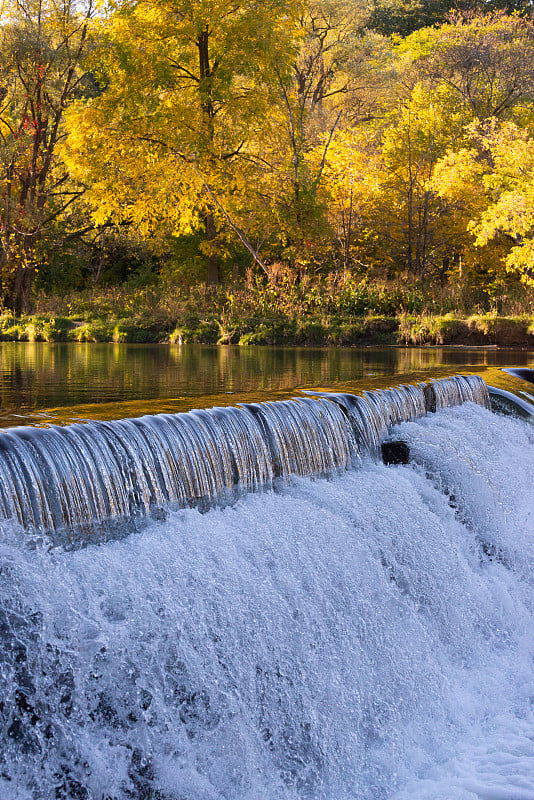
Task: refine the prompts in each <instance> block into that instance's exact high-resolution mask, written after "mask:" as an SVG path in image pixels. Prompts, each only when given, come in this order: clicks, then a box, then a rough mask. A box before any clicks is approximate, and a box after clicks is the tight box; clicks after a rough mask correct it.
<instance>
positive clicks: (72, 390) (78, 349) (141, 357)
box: [0, 342, 534, 427]
mask: <svg viewBox="0 0 534 800" xmlns="http://www.w3.org/2000/svg"><path fill="white" fill-rule="evenodd" d="M0 358H1V371H0V406H1V410H0V427H8V426H12V425H21V424H22V425H24V424H46V423H47V422H62V423H63V422H68V421H72V420H75V419H114V418H119V417H127V416H138V415H141V414H147V413H148V414H150V413H152V414H154V413H158V412H162V411H167V412H173V411H174V412H175V411H186V410H189V409H191V408H199V407H208V406H213V405H229V404H234V403H237V402H247V401H252V400H265V399H269V398H270V399H279V398H282V397H291V396H292V395H294V394H295V392H298V390H299V389H306V388H312V387H316V388H317V387H322V388H344V389H346V390H350V389H361V388H372V387H373V386H376V387H378V386H384V385H390V384H394V383H398V382H400V381H403V380H406V381H408V380H417V379H423V378H428V377H430V376H432V375H435V376H439V375H444V374H448V373H454V372H462V371H467V372H479V373H480V374H482V375H484V377H486V380H488V382H490V383H493V384H498V385H501V386H503V387H505V388H511V389H514V388H515V389H516V390H521V389H524V388H526V387H527V386H528V385H526V384H524V382H521V381H517V380H516V379H513V378H510V377H509V376H506V375H505V374H504V373H501V372H500V369H499V368H500V367H503V366H508V367H510V366H516V367H525V366H526V367H531V368H534V352H530V351H524V350H508V349H503V350H497V349H496V348H487V349H486V348H402V347H381V348H369V347H366V348H346V349H341V348H299V347H294V348H281V347H220V346H219V347H216V346H214V347H210V346H202V345H185V346H181V347H180V346H178V345H176V346H172V345H125V344H47V343H40V342H36V343H18V342H17V343H12V342H4V343H1V344H0Z"/></svg>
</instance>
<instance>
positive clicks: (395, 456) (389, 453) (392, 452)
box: [382, 441, 410, 464]
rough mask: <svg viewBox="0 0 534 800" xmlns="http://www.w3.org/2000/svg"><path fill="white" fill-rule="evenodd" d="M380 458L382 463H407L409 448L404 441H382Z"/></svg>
mask: <svg viewBox="0 0 534 800" xmlns="http://www.w3.org/2000/svg"><path fill="white" fill-rule="evenodd" d="M382 459H383V461H384V464H407V463H408V462H409V460H410V448H409V447H408V445H407V443H406V442H401V441H397V442H382Z"/></svg>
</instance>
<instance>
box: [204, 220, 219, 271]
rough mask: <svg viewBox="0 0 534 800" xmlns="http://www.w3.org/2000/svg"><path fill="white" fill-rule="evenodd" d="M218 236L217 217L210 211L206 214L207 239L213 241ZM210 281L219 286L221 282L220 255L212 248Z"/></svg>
mask: <svg viewBox="0 0 534 800" xmlns="http://www.w3.org/2000/svg"><path fill="white" fill-rule="evenodd" d="M216 236H217V227H216V225H215V218H214V216H213V213H212V212H211V211H210V212H209V213H208V214H206V241H208V242H213V241H214V239H215V238H216ZM208 283H209V284H210V285H212V286H217V285H218V284H219V283H220V275H219V256H218V255H217V253H215V252H213V251H212V250H211V248H210V253H209V256H208Z"/></svg>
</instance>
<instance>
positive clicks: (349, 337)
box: [0, 313, 534, 348]
mask: <svg viewBox="0 0 534 800" xmlns="http://www.w3.org/2000/svg"><path fill="white" fill-rule="evenodd" d="M0 341H11V342H13V341H22V342H37V341H44V342H69V341H73V342H115V343H146V344H149V343H164V344H165V343H166V344H190V343H194V344H219V345H226V344H236V345H288V346H296V345H298V346H335V347H350V346H356V345H358V346H362V345H375V346H376V345H417V346H421V345H465V346H486V347H487V346H491V345H493V346H495V345H496V346H499V347H525V348H534V317H531V316H528V315H523V316H516V317H511V316H507V317H506V316H499V315H496V314H475V315H471V316H469V317H465V318H461V317H459V316H455V315H453V314H446V315H408V314H401V315H398V316H385V315H366V316H361V317H359V316H353V315H351V316H349V315H321V316H314V315H306V316H302V317H299V316H290V315H277V316H271V317H264V316H253V317H249V318H246V319H242V320H235V319H233V320H228V319H227V318H225V317H224V315H215V314H208V315H205V316H199V315H191V314H189V315H185V316H184V317H183V318H182V319H173V318H172V317H169V316H167V315H161V314H157V313H155V314H154V315H151V316H142V317H133V318H130V319H125V318H115V317H114V316H113V315H109V316H107V317H106V318H102V317H100V316H99V317H94V318H92V319H91V318H89V319H87V318H86V319H79V318H78V319H77V318H75V317H69V316H52V315H47V314H36V315H32V316H21V317H18V318H15V317H13V316H12V315H10V314H4V315H1V316H0Z"/></svg>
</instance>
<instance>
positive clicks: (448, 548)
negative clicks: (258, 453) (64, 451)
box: [0, 404, 534, 800]
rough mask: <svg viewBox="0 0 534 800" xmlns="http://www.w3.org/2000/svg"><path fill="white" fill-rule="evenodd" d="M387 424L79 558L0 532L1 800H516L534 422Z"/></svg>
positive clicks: (525, 749)
mask: <svg viewBox="0 0 534 800" xmlns="http://www.w3.org/2000/svg"><path fill="white" fill-rule="evenodd" d="M395 432H396V433H398V434H399V436H401V437H402V438H403V439H405V440H406V441H408V442H409V445H410V448H411V452H412V456H413V461H412V463H411V464H410V465H407V466H393V467H386V466H384V465H381V464H375V463H373V461H372V460H371V459H368V458H364V459H363V460H362V465H361V466H360V467H359V468H358V469H357V470H349V471H346V472H343V473H341V474H339V475H336V476H335V477H333V478H332V479H331V480H324V479H323V480H320V479H317V480H311V479H307V478H299V479H292V480H291V481H289V482H288V483H286V484H285V485H283V486H282V487H281V488H280V489H279V490H278V491H276V492H272V491H269V492H264V493H262V494H251V495H248V496H246V497H242V498H241V499H239V500H238V502H237V503H236V504H235V505H234V506H227V507H226V508H224V509H217V508H215V509H212V510H210V511H209V512H208V513H205V514H202V513H200V512H199V511H198V510H183V511H177V512H171V513H170V514H169V515H168V517H167V520H166V521H165V522H160V523H156V522H153V521H149V523H148V525H147V527H145V528H144V530H142V531H141V532H139V533H137V534H134V535H132V536H130V537H128V538H125V539H122V540H119V541H109V542H107V543H105V544H102V545H100V546H94V545H92V546H89V547H86V548H85V549H82V550H78V551H76V552H64V551H63V550H61V549H59V548H54V549H49V546H48V540H46V538H44V539H43V540H40V539H35V538H32V537H28V535H27V534H24V533H22V532H21V531H20V530H17V529H16V528H15V527H14V526H13V525H11V524H10V523H6V522H2V523H1V526H2V527H1V538H0V570H1V578H2V579H1V582H0V639H1V642H2V649H1V651H0V653H1V654H0V734H1V737H2V738H1V742H2V750H3V753H2V755H3V757H2V758H1V759H0V797H1V798H2V800H26V798H27V799H28V800H58V798H59V799H60V800H63V798H65V800H66V799H67V798H69V800H70V798H82V799H83V800H104V799H107V798H109V800H111V799H112V798H113V800H128V799H130V798H135V799H136V800H137V799H139V800H223V799H224V800H297V799H298V800H308V799H309V800H311V799H312V798H313V799H314V800H315V799H316V800H382V799H383V800H385V799H386V798H395V800H408V798H416V800H423V799H424V800H476V798H483V799H484V800H527V799H528V800H533V798H534V712H533V702H534V670H533V656H534V496H533V492H532V476H534V436H533V429H532V427H531V426H529V425H527V424H526V423H524V422H520V421H516V420H513V419H509V418H503V417H498V416H496V415H492V414H491V413H490V412H488V411H486V410H485V409H483V408H480V407H476V406H473V405H471V404H467V405H464V406H461V407H458V408H453V409H446V410H443V411H440V412H438V413H436V414H432V415H429V416H427V417H424V418H422V419H421V420H418V421H417V422H409V423H403V424H402V425H400V426H398V427H397V428H396V429H395Z"/></svg>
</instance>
